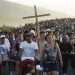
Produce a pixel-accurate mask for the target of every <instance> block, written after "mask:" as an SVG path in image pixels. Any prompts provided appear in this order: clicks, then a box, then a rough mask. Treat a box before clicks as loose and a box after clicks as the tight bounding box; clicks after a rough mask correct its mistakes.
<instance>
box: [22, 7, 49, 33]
mask: <svg viewBox="0 0 75 75" xmlns="http://www.w3.org/2000/svg"><path fill="white" fill-rule="evenodd" d="M34 11H35V16H27V17H23V19H29V18H35V20H36V31H37V32H38V31H40V28H39V23H38V17H43V16H49V15H50V14H49V13H48V14H42V15H38V14H37V8H36V6H34Z"/></svg>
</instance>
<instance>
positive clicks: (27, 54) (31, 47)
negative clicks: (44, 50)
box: [20, 41, 38, 60]
mask: <svg viewBox="0 0 75 75" xmlns="http://www.w3.org/2000/svg"><path fill="white" fill-rule="evenodd" d="M20 48H22V49H23V50H24V51H23V53H22V57H21V60H25V59H32V60H34V56H35V50H38V44H37V43H36V42H34V41H32V42H31V43H28V42H27V41H24V42H21V44H20Z"/></svg>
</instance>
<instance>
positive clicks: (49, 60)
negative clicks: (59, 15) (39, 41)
mask: <svg viewBox="0 0 75 75" xmlns="http://www.w3.org/2000/svg"><path fill="white" fill-rule="evenodd" d="M57 55H58V56H59V59H60V63H61V66H63V61H62V55H61V52H60V48H59V46H58V44H57V43H56V41H55V35H54V34H53V32H49V33H48V34H47V36H46V44H45V47H44V51H43V57H42V58H43V65H44V69H45V70H46V71H47V72H48V74H49V75H59V71H58V70H59V65H58V63H57Z"/></svg>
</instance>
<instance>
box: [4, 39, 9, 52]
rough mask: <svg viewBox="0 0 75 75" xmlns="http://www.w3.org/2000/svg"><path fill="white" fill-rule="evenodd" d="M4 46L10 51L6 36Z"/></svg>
mask: <svg viewBox="0 0 75 75" xmlns="http://www.w3.org/2000/svg"><path fill="white" fill-rule="evenodd" d="M5 46H6V48H7V49H8V51H10V42H9V40H8V39H7V38H5Z"/></svg>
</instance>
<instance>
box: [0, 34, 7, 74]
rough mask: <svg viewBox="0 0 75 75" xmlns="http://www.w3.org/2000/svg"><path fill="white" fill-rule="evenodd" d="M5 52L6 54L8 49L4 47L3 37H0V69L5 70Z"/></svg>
mask: <svg viewBox="0 0 75 75" xmlns="http://www.w3.org/2000/svg"><path fill="white" fill-rule="evenodd" d="M7 52H8V49H7V46H6V45H5V35H1V36H0V67H3V68H5V63H6V62H7V60H8V54H7ZM3 71H4V70H3ZM3 73H4V72H3ZM0 74H1V73H0Z"/></svg>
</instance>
